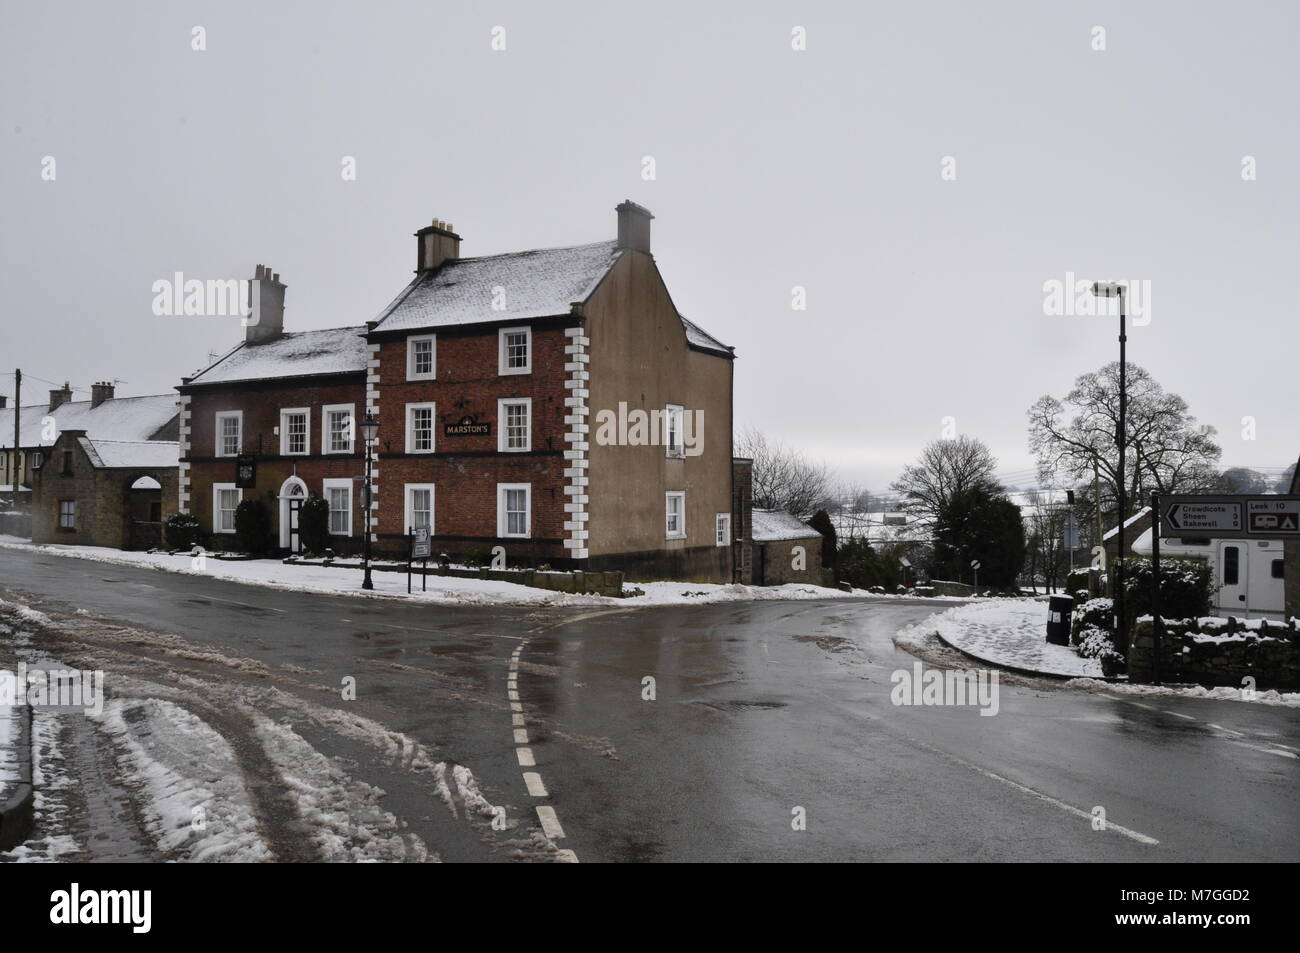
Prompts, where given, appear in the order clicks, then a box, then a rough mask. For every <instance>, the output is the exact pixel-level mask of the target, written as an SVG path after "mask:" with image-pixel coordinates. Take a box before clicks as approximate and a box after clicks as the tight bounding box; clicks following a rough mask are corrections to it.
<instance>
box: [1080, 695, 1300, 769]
mask: <svg viewBox="0 0 1300 953" xmlns="http://www.w3.org/2000/svg"><path fill="white" fill-rule="evenodd" d="M1101 697H1102V698H1109V699H1110V700H1111V701H1114V702H1124V703H1125V704H1128V705H1137V707H1138V708H1145V709H1147V710H1148V711H1159V712H1161V713H1163V714H1166V715H1174V716H1175V717H1177V718H1185V719H1187V720H1188V721H1195V722H1197V723H1200V724H1204V725H1205V726H1206V727H1207V728H1213V729H1214V730H1215V731H1221V732H1223V733H1224V734H1225V735H1233V736H1235V737H1237V738H1245V737H1247V735H1246V734H1245V733H1244V732H1240V731H1235V730H1234V729H1232V728H1224V727H1223V726H1222V725H1216V724H1215V723H1214V722H1212V721H1206V722H1202V721H1201V719H1199V718H1195V717H1193V716H1192V715H1185V714H1183V713H1182V712H1181V711H1172V710H1171V709H1168V708H1152V707H1151V706H1150V705H1144V704H1142V703H1141V702H1135V701H1133V700H1132V699H1131V698H1120V697H1118V696H1116V695H1107V694H1106V693H1105V692H1102V693H1101ZM1260 745H1272V746H1273V747H1274V748H1282V749H1284V750H1283V751H1272V750H1270V749H1269V748H1264V747H1260ZM1244 747H1247V748H1253V749H1255V750H1256V751H1264V752H1267V753H1268V754H1281V755H1283V756H1284V757H1294V755H1292V754H1290V752H1300V748H1293V747H1291V746H1290V745H1286V744H1283V743H1282V742H1280V741H1263V740H1261V741H1260V744H1259V745H1255V744H1247V745H1244Z"/></svg>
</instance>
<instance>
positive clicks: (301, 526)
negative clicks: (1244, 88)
mask: <svg viewBox="0 0 1300 953" xmlns="http://www.w3.org/2000/svg"><path fill="white" fill-rule="evenodd" d="M329 535H330V505H329V503H327V502H326V501H325V500H324V499H323V498H321V497H319V496H317V495H316V494H314V493H313V494H312V495H311V496H309V497H308V498H307V499H305V500H303V501H302V507H301V508H300V509H299V510H298V539H299V541H300V542H301V543H302V547H303V549H306V550H310V551H311V552H313V553H323V552H324V551H325V547H326V545H327V544H328V543H329Z"/></svg>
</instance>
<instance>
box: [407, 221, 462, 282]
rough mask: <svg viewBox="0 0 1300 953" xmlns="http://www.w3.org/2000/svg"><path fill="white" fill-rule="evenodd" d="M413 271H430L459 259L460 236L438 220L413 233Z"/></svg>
mask: <svg viewBox="0 0 1300 953" xmlns="http://www.w3.org/2000/svg"><path fill="white" fill-rule="evenodd" d="M415 250H416V259H415V270H416V271H417V272H420V271H432V270H433V269H434V268H437V267H438V266H440V265H441V264H442V263H443V262H446V261H455V260H456V259H458V258H460V236H459V235H457V234H456V233H455V232H453V231H452V230H451V226H450V225H448V224H447V223H446V222H444V221H443V220H442V219H440V218H435V219H434V220H433V224H432V225H426V226H425V227H424V228H422V229H420V230H419V231H418V232H416V233H415Z"/></svg>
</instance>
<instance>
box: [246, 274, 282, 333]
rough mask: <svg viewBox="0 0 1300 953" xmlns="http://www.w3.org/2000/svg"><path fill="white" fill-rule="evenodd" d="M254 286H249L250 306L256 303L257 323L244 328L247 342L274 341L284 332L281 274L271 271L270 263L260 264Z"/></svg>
mask: <svg viewBox="0 0 1300 953" xmlns="http://www.w3.org/2000/svg"><path fill="white" fill-rule="evenodd" d="M254 274H255V275H256V277H255V278H254V279H253V282H254V286H253V287H251V288H249V289H248V290H249V293H250V294H251V295H252V300H251V301H250V302H249V306H250V307H252V306H253V305H256V308H255V309H254V310H255V312H256V317H257V323H256V324H252V323H250V324H248V325H246V326H245V328H244V342H245V343H246V344H264V343H265V342H267V341H273V340H275V339H276V338H278V337H280V335H282V334H283V333H284V292H285V287H284V285H283V284H281V283H280V276H279V275H278V274H275V273H274V272H272V271H271V268H270V266H269V265H258V266H257V270H256V271H255V272H254Z"/></svg>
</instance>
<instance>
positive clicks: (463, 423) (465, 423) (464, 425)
mask: <svg viewBox="0 0 1300 953" xmlns="http://www.w3.org/2000/svg"><path fill="white" fill-rule="evenodd" d="M442 432H443V435H444V436H447V437H487V436H490V435H491V434H492V424H491V422H490V421H489V422H487V423H479V421H477V420H475V419H474V417H473V416H471V415H469V414H466V415H465V416H464V417H462V418H460V420H459V421H457V422H456V423H454V424H446V425H444V426H443V428H442Z"/></svg>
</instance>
